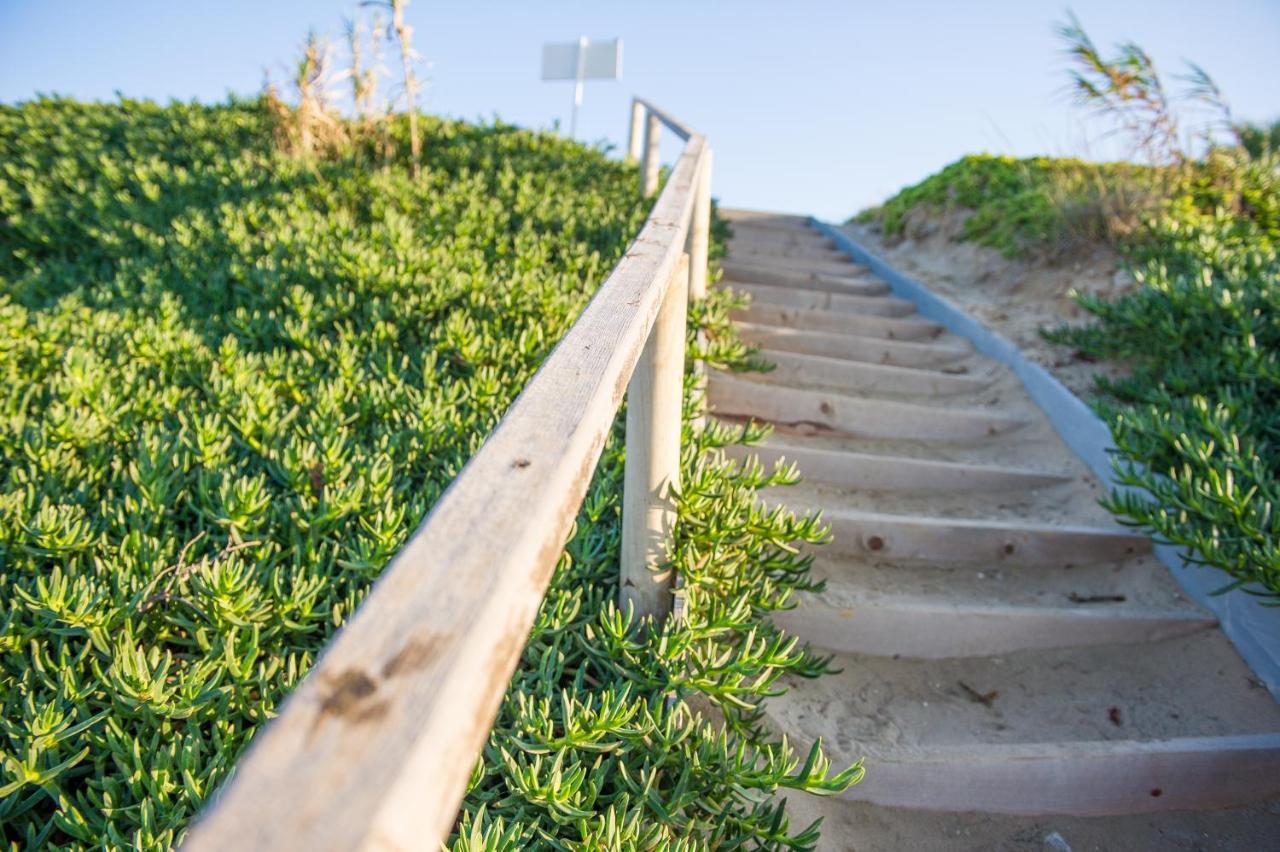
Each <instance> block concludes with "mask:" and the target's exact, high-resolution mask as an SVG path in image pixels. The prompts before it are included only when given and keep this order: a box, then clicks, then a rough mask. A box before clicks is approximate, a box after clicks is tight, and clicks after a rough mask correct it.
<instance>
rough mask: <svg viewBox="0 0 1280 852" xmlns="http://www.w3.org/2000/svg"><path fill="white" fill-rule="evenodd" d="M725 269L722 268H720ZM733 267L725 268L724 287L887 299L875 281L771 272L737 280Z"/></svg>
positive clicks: (886, 291) (884, 286) (885, 286)
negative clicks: (762, 287)
mask: <svg viewBox="0 0 1280 852" xmlns="http://www.w3.org/2000/svg"><path fill="white" fill-rule="evenodd" d="M722 268H724V267H722ZM737 275H738V273H737V272H736V271H735V268H734V267H728V268H725V278H724V282H723V283H724V285H725V286H727V287H734V288H737V287H740V286H742V285H743V284H763V285H765V286H768V287H786V288H787V289H791V290H799V291H801V292H809V291H812V292H818V293H838V294H840V295H843V296H886V295H888V294H889V292H890V291H889V285H888V284H885V283H884V282H883V281H878V280H876V279H874V278H866V277H862V278H838V277H831V276H825V275H805V274H803V273H796V274H792V273H786V272H782V273H771V274H767V275H750V276H744V277H737Z"/></svg>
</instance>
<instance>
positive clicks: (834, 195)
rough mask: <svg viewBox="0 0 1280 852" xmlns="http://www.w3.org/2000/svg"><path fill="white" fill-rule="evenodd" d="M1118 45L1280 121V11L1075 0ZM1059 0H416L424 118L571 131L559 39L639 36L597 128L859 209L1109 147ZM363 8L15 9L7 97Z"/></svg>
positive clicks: (170, 81)
mask: <svg viewBox="0 0 1280 852" xmlns="http://www.w3.org/2000/svg"><path fill="white" fill-rule="evenodd" d="M1071 6H1072V8H1074V10H1075V11H1076V13H1077V14H1078V15H1079V16H1080V18H1081V19H1082V21H1083V22H1084V24H1085V26H1086V28H1087V29H1088V30H1089V32H1090V33H1091V35H1092V36H1093V38H1094V40H1095V41H1096V42H1098V43H1099V45H1103V46H1110V45H1112V44H1113V43H1115V42H1117V41H1121V40H1126V39H1132V40H1134V41H1137V42H1138V43H1139V44H1141V45H1143V46H1144V47H1146V48H1147V50H1148V51H1149V52H1150V53H1151V54H1152V55H1153V56H1154V57H1155V59H1156V61H1157V63H1158V64H1159V65H1160V66H1161V67H1162V68H1163V69H1165V70H1166V72H1174V71H1177V70H1179V66H1180V64H1181V61H1182V60H1183V59H1184V58H1187V59H1192V60H1195V61H1196V62H1198V63H1199V64H1201V65H1203V66H1204V67H1205V68H1206V69H1207V70H1208V71H1209V72H1210V73H1211V74H1212V75H1213V76H1214V77H1215V78H1216V79H1217V80H1218V82H1219V84H1220V85H1221V86H1222V88H1223V90H1224V91H1225V92H1226V94H1227V96H1228V98H1229V99H1230V101H1231V102H1232V105H1233V107H1234V108H1235V111H1236V113H1237V114H1238V115H1239V116H1240V117H1243V118H1247V119H1254V120H1261V119H1269V118H1275V117H1280V85H1278V84H1280V50H1277V49H1276V46H1277V45H1280V0H1215V1H1214V2H1205V0H1196V2H1182V0H1161V2H1155V1H1154V0H1152V1H1151V2H1119V0H1074V2H1072V3H1071ZM1064 9H1065V4H1064V3H1062V2H1060V0H1043V1H1042V0H1000V1H999V2H973V3H962V2H954V0H939V2H906V0H899V2H892V0H884V2H875V3H864V2H852V0H845V2H819V0H787V2H782V1H781V0H779V2H770V3H766V2H754V0H735V2H709V0H704V2H696V0H683V2H667V0H645V2H632V3H618V2H611V0H594V2H578V1H577V0H575V1H574V2H567V1H566V2H555V1H554V0H540V1H539V2H528V0H525V1H524V2H516V1H515V0H508V1H507V2H496V0H489V2H484V0H466V2H452V3H444V2H439V0H415V2H413V3H412V4H411V5H410V7H409V11H408V18H409V21H410V23H411V24H412V25H413V26H414V27H415V29H416V36H415V42H416V46H417V47H418V49H419V50H420V51H421V52H422V54H423V55H424V57H425V59H424V63H423V64H424V66H426V65H427V64H428V63H429V66H430V67H429V68H428V69H427V71H426V73H427V74H428V75H429V76H430V78H431V85H430V89H429V90H428V92H427V94H426V107H427V109H429V110H431V111H434V112H441V113H445V114H449V115H454V116H460V117H464V118H476V117H491V116H493V115H495V114H496V115H498V116H500V117H502V118H503V119H504V120H507V121H512V122H515V123H518V124H521V125H525V126H532V127H547V126H550V125H551V123H552V122H553V121H554V120H556V119H561V120H562V121H563V124H564V126H566V127H567V126H568V112H569V106H570V102H571V94H572V93H571V89H572V85H571V84H569V83H544V82H541V81H540V80H539V67H538V66H539V61H540V59H539V57H540V50H541V44H542V43H543V42H545V41H564V40H573V39H576V38H577V37H578V36H579V35H586V36H588V37H599V38H612V37H615V36H618V37H621V38H622V39H623V41H624V45H625V50H624V67H623V72H624V77H623V79H622V80H621V81H618V82H590V83H588V84H587V90H586V97H585V102H584V106H583V111H582V114H581V117H580V119H579V122H580V124H579V128H580V129H579V136H580V137H585V138H586V139H588V140H599V139H608V140H611V141H613V142H615V143H619V144H621V143H622V141H623V139H624V137H625V134H626V123H627V117H628V99H629V98H630V96H631V95H632V94H633V93H638V94H641V95H643V96H645V97H648V98H650V99H652V100H653V101H655V102H656V103H658V104H661V105H662V106H663V107H665V108H666V109H669V110H670V111H672V112H674V113H675V114H677V115H678V116H680V117H681V118H682V119H684V120H685V121H686V122H688V123H689V124H691V125H693V126H694V127H696V128H698V129H700V130H702V131H703V132H705V133H706V134H707V135H708V136H709V137H710V139H711V142H712V145H713V147H714V148H715V149H716V175H715V194H716V195H717V196H719V197H720V198H721V199H722V200H723V201H724V202H725V203H726V204H730V205H735V206H743V207H759V208H766V209H774V210H782V211H794V212H810V213H814V214H817V215H819V216H823V217H826V218H843V217H845V216H848V215H849V214H851V213H853V212H855V211H856V210H858V209H860V208H862V207H864V206H866V205H868V204H871V203H874V202H875V201H877V200H880V199H882V198H883V197H885V196H886V195H888V194H890V193H892V192H893V191H895V190H896V189H898V188H899V187H901V186H903V185H904V184H907V183H911V182H914V181H916V180H919V179H920V178H922V177H924V176H925V175H927V174H929V173H931V172H933V171H936V170H937V169H938V168H940V167H941V166H943V165H945V164H946V163H948V162H950V161H952V160H954V159H956V158H957V157H960V156H961V155H963V154H966V153H970V152H976V151H991V152H994V153H1009V154H1018V155H1025V154H1034V153H1050V154H1081V153H1084V152H1085V151H1086V149H1087V150H1092V151H1095V152H1103V153H1105V152H1106V151H1107V144H1106V143H1105V142H1099V140H1098V139H1097V136H1098V134H1099V132H1100V128H1097V127H1096V126H1094V125H1092V124H1090V123H1088V122H1086V121H1085V120H1084V116H1083V115H1082V114H1081V113H1080V112H1079V111H1078V110H1077V109H1075V108H1073V107H1072V106H1071V105H1070V103H1069V100H1068V99H1067V98H1066V96H1065V95H1064V94H1063V86H1064V81H1065V79H1066V78H1065V75H1064V72H1063V69H1064V67H1065V66H1064V59H1063V57H1062V56H1061V54H1060V46H1059V44H1058V43H1057V41H1056V39H1055V37H1054V35H1053V33H1052V25H1053V23H1054V22H1055V21H1057V20H1061V19H1062V17H1063V14H1064ZM359 12H360V10H359V8H358V5H357V3H356V2H355V0H258V2H249V0H219V2H193V1H192V0H158V2H157V1H156V0H130V2H123V0H120V2H111V1H110V0H99V2H85V0H61V2H53V0H43V2H36V0H0V101H4V102H14V101H18V100H23V99H26V98H29V97H31V96H32V95H34V94H36V93H37V92H43V93H58V94H66V95H72V96H75V97H79V98H88V99H111V98H113V97H114V92H116V91H120V92H123V93H124V94H126V95H129V96H133V97H149V98H155V99H159V100H167V99H169V98H180V99H189V98H197V99H200V100H204V101H210V100H220V99H222V98H223V97H224V96H225V95H226V94H227V92H229V91H234V92H238V93H252V92H255V91H257V90H258V89H259V88H260V86H261V82H262V76H263V69H264V68H270V69H273V70H274V72H275V75H276V76H277V78H279V77H281V76H283V75H282V70H283V68H284V65H285V63H286V62H288V61H289V60H291V59H292V58H293V57H294V56H295V55H296V53H297V49H298V45H299V44H300V43H301V41H302V39H303V37H304V35H305V33H306V31H307V29H308V27H315V28H316V29H317V30H319V31H321V32H327V33H330V34H332V35H333V36H335V37H338V36H340V33H341V18H342V16H343V15H344V14H347V15H349V14H353V13H359Z"/></svg>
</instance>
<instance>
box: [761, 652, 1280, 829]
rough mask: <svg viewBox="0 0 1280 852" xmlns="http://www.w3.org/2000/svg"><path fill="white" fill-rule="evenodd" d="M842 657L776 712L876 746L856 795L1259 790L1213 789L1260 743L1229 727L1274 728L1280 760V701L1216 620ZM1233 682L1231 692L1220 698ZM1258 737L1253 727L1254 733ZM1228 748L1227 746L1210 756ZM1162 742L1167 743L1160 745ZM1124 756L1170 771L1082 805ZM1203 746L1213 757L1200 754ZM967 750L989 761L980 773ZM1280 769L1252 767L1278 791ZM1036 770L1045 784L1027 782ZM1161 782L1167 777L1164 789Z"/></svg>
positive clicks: (902, 797)
mask: <svg viewBox="0 0 1280 852" xmlns="http://www.w3.org/2000/svg"><path fill="white" fill-rule="evenodd" d="M834 665H835V666H836V667H837V668H839V669H840V670H841V671H840V672H839V673H837V674H834V675H831V676H829V677H827V678H824V679H822V680H820V681H816V682H813V681H807V680H803V679H800V678H795V679H793V680H791V681H789V682H788V684H787V685H789V686H791V687H792V689H791V690H790V691H789V692H788V693H786V694H785V695H782V696H779V697H778V698H777V699H774V700H771V701H770V702H769V704H768V705H767V708H768V714H769V717H770V719H771V721H772V723H773V724H775V725H776V726H777V727H778V728H780V729H781V730H785V731H788V732H789V733H790V734H791V735H792V736H793V737H795V738H796V739H803V740H808V741H812V739H814V738H815V737H819V736H820V737H822V739H823V742H824V744H825V745H826V747H827V749H828V751H829V753H830V754H831V755H832V757H833V759H834V760H835V761H836V762H837V763H838V764H840V763H845V762H848V761H850V760H855V759H857V758H859V757H862V756H865V757H866V758H867V761H866V766H867V781H866V782H864V784H862V785H859V786H858V787H855V788H854V789H853V790H851V791H850V792H849V794H848V795H849V797H850V798H854V799H859V800H866V801H873V802H878V803H881V804H888V805H894V806H904V807H913V808H919V809H924V810H930V809H939V810H990V811H994V812H1012V813H1018V812H1035V813H1126V812H1133V811H1135V810H1136V811H1141V810H1147V809H1152V808H1160V807H1166V806H1173V807H1192V806H1195V807H1215V806H1219V805H1223V804H1235V803H1243V802H1244V801H1248V800H1249V799H1248V798H1246V796H1247V795H1248V794H1247V793H1244V792H1242V791H1241V790H1239V789H1238V788H1233V792H1232V793H1231V795H1230V796H1229V797H1228V799H1227V800H1224V799H1218V798H1215V796H1216V793H1215V792H1214V790H1213V789H1212V788H1213V786H1214V785H1215V784H1216V783H1217V779H1216V775H1215V773H1218V772H1219V771H1226V767H1227V766H1230V767H1234V769H1233V770H1232V771H1235V772H1239V773H1241V774H1242V775H1245V776H1253V772H1254V760H1255V759H1256V758H1257V757H1258V755H1256V754H1254V755H1251V754H1250V753H1249V752H1248V750H1241V749H1240V748H1239V746H1240V745H1242V743H1241V742H1236V743H1234V744H1233V743H1232V741H1231V740H1229V739H1227V740H1224V739H1219V738H1223V737H1226V738H1234V737H1239V736H1246V737H1253V736H1254V735H1263V736H1264V737H1266V738H1268V739H1267V740H1265V741H1264V742H1269V743H1271V744H1273V745H1268V746H1265V750H1266V751H1268V752H1270V754H1269V759H1270V760H1271V761H1274V760H1275V758H1276V757H1277V756H1280V754H1277V753H1276V752H1275V751H1274V744H1275V743H1276V742H1277V739H1276V735H1275V734H1274V733H1271V732H1273V731H1275V730H1280V707H1277V705H1276V703H1275V702H1274V701H1273V700H1272V699H1271V697H1270V695H1269V694H1268V693H1267V691H1266V690H1265V688H1262V687H1260V686H1254V685H1252V684H1253V681H1252V675H1251V673H1250V671H1249V670H1248V668H1247V667H1246V666H1244V664H1243V663H1241V662H1240V661H1239V658H1238V657H1237V656H1236V655H1235V654H1234V653H1232V652H1231V648H1230V645H1229V643H1228V642H1227V640H1226V639H1225V637H1223V636H1222V635H1221V633H1220V632H1218V631H1215V630H1203V631H1197V632H1195V633H1190V634H1188V635H1185V636H1182V637H1178V638H1172V639H1165V640H1161V641H1154V642H1146V643H1139V644H1133V645H1126V646H1123V648H1117V647H1115V646H1102V645H1093V646H1084V647H1072V648H1060V649H1053V650H1027V651H1020V652H1017V653H1010V654H1003V655H996V656H982V657H961V658H946V659H911V658H907V657H898V658H896V659H895V658H894V657H892V656H879V655H866V654H837V655H836V657H835V660H834ZM1192 673H1194V677H1193V676H1191V674H1192ZM1228 694H1229V695H1231V696H1232V699H1233V700H1232V701H1230V702H1224V701H1222V700H1221V696H1223V695H1228ZM1191 740H1208V741H1210V742H1208V743H1203V744H1201V745H1199V746H1196V747H1195V748H1194V749H1193V750H1192V751H1193V752H1195V753H1199V754H1200V755H1201V756H1202V757H1201V758H1196V760H1195V761H1190V762H1189V761H1188V760H1186V759H1185V758H1184V757H1182V756H1178V754H1177V753H1178V752H1185V751H1186V749H1185V748H1184V747H1185V746H1187V745H1189V744H1190V741H1191ZM1257 745H1258V741H1252V742H1251V744H1250V746H1249V747H1250V748H1253V747H1254V746H1257ZM1219 752H1225V753H1226V754H1225V755H1223V756H1220V757H1212V755H1214V754H1217V753H1219ZM1098 754H1111V755H1114V756H1115V757H1116V758H1117V759H1116V760H1114V761H1107V762H1105V763H1103V764H1101V765H1098V764H1092V766H1093V769H1092V770H1091V771H1085V770H1086V769H1088V767H1089V766H1090V765H1091V764H1090V762H1089V761H1088V760H1084V761H1083V762H1081V761H1079V760H1077V758H1085V757H1088V756H1089V755H1098ZM1152 754H1154V755H1156V757H1155V758H1154V759H1149V756H1150V755H1152ZM1167 754H1172V755H1173V756H1172V757H1169V758H1168V759H1169V760H1171V761H1172V765H1170V764H1165V763H1163V762H1162V761H1163V760H1164V759H1165V758H1164V757H1161V755H1167ZM983 755H986V757H983ZM1119 758H1124V759H1125V760H1128V761H1132V765H1134V766H1139V765H1143V764H1148V765H1149V766H1150V768H1151V769H1152V770H1153V771H1159V772H1160V774H1159V775H1158V783H1156V782H1154V781H1153V783H1151V784H1150V785H1149V786H1146V787H1145V788H1143V789H1142V794H1141V795H1135V794H1133V793H1131V792H1125V790H1126V789H1127V787H1122V788H1119V789H1112V790H1111V792H1110V794H1109V797H1104V798H1106V799H1107V800H1108V801H1110V804H1105V803H1103V804H1099V803H1097V801H1096V800H1092V799H1091V800H1089V801H1090V802H1091V803H1090V804H1088V805H1085V806H1081V809H1079V810H1077V809H1075V808H1073V806H1072V805H1071V802H1072V801H1073V800H1075V797H1077V796H1088V795H1090V793H1089V790H1090V788H1091V787H1092V786H1093V785H1094V784H1098V783H1102V782H1101V781H1100V780H1099V778H1098V774H1103V775H1107V774H1116V775H1120V776H1122V775H1123V773H1124V771H1125V770H1123V769H1122V768H1121V767H1122V766H1123V765H1124V764H1125V760H1121V759H1119ZM1202 759H1207V760H1206V762H1205V763H1203V764H1199V766H1200V768H1199V769H1197V768H1196V767H1197V763H1198V761H1200V760H1202ZM1219 761H1221V764H1219ZM969 762H975V763H976V764H977V766H979V767H981V771H980V772H979V773H978V774H971V773H968V772H967V770H965V768H964V767H965V765H966V764H967V763H969ZM1174 766H1176V768H1177V771H1173V767H1174ZM1100 767H1101V768H1100ZM1042 771H1044V772H1045V775H1043V776H1042V775H1041V774H1040V773H1041V772H1042ZM1199 771H1204V772H1208V773H1210V780H1211V782H1212V783H1210V785H1209V786H1208V787H1206V789H1204V790H1200V791H1196V792H1195V793H1194V794H1193V793H1192V791H1191V790H1190V788H1186V787H1182V788H1179V787H1177V784H1179V783H1181V782H1178V781H1177V780H1176V779H1177V778H1178V777H1179V776H1180V775H1182V774H1186V773H1189V774H1190V775H1191V776H1195V775H1196V774H1197V772H1199ZM1009 773H1013V774H1009ZM1272 774H1273V775H1274V777H1275V780H1272V781H1259V779H1258V778H1257V777H1256V776H1253V777H1251V778H1250V781H1251V784H1252V785H1256V784H1260V783H1261V784H1262V785H1263V787H1264V788H1265V794H1266V795H1274V794H1275V793H1276V787H1275V786H1270V785H1274V784H1280V774H1276V773H1272ZM1046 777H1047V778H1048V779H1050V780H1049V781H1047V782H1046V781H1045V778H1046ZM1054 777H1058V778H1059V781H1052V779H1053V778H1054ZM872 779H877V780H876V781H874V782H873V781H872ZM941 779H947V780H946V781H945V782H944V781H942V780H941ZM984 779H986V780H984ZM999 779H1003V780H1002V781H1000V783H1001V784H1006V783H1007V785H1008V786H1002V787H991V788H988V789H985V790H984V792H983V793H982V797H981V798H974V797H973V794H972V791H971V789H970V788H972V787H975V786H976V787H979V788H987V784H988V783H989V782H990V781H995V780H999ZM1037 783H1040V784H1041V786H1040V787H1038V788H1037V789H1036V790H1035V791H1028V792H1026V793H1025V795H1024V794H1019V793H1018V792H1017V789H1018V788H1020V787H1023V786H1027V785H1033V784H1037ZM1153 790H1159V791H1160V792H1159V793H1158V794H1155V795H1152V791H1153ZM1111 796H1120V798H1118V799H1115V800H1111V799H1110V797H1111ZM1166 797H1169V798H1168V799H1166ZM1148 799H1151V800H1159V801H1148Z"/></svg>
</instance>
